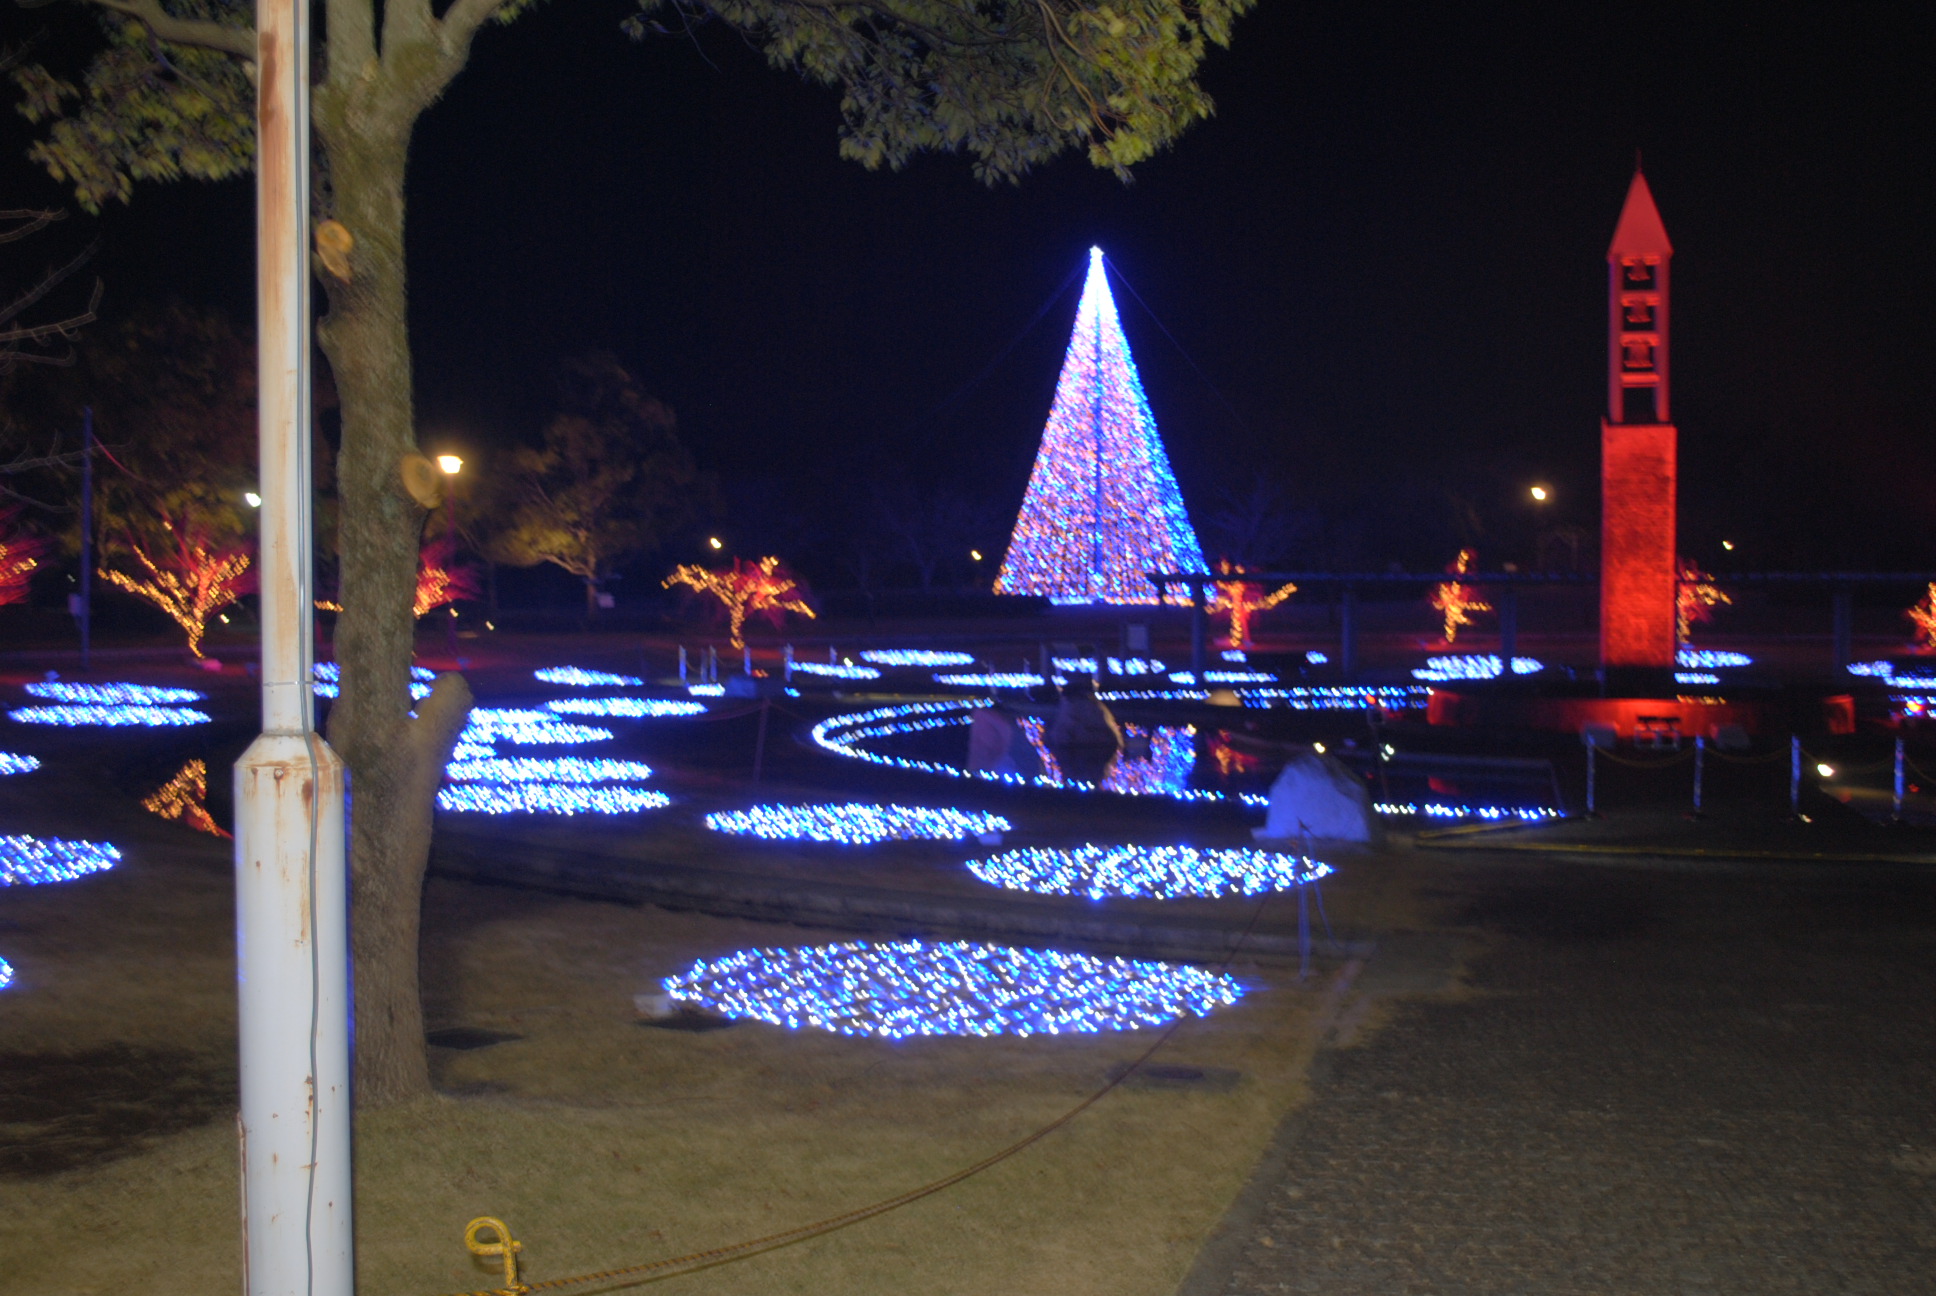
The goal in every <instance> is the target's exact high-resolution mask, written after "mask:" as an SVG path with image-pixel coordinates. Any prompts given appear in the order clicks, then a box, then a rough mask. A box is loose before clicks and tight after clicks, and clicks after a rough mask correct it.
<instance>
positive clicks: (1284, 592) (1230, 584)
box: [1206, 558, 1297, 648]
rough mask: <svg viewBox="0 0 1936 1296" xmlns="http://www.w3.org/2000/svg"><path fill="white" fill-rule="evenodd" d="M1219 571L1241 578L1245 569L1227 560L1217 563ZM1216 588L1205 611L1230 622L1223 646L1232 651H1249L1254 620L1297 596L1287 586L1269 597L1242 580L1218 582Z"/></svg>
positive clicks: (1273, 592)
mask: <svg viewBox="0 0 1936 1296" xmlns="http://www.w3.org/2000/svg"><path fill="white" fill-rule="evenodd" d="M1217 570H1218V571H1219V572H1222V573H1223V574H1225V575H1227V576H1241V575H1243V573H1244V568H1243V567H1241V566H1239V565H1238V564H1236V563H1233V562H1231V561H1230V560H1229V559H1228V558H1225V559H1220V560H1219V561H1218V563H1217ZM1213 588H1214V589H1215V590H1216V593H1215V595H1214V596H1213V597H1212V598H1211V600H1210V603H1209V605H1208V607H1207V609H1206V610H1207V611H1208V612H1209V613H1210V614H1211V615H1212V616H1222V617H1225V618H1227V620H1228V632H1227V633H1226V635H1225V636H1224V642H1225V643H1227V644H1228V645H1229V646H1230V647H1232V648H1248V647H1250V620H1251V618H1252V617H1254V616H1256V615H1257V614H1258V613H1259V612H1268V611H1270V610H1271V609H1272V608H1274V607H1276V606H1277V605H1278V604H1279V603H1282V602H1283V601H1284V600H1285V599H1287V598H1289V597H1290V596H1291V595H1293V594H1295V593H1297V586H1295V585H1288V584H1287V585H1280V586H1278V587H1277V588H1276V589H1274V590H1272V591H1271V592H1270V593H1268V594H1266V593H1265V592H1264V587H1263V586H1261V585H1258V584H1256V583H1255V582H1253V581H1240V580H1225V581H1218V582H1216V584H1215V585H1214V587H1213Z"/></svg>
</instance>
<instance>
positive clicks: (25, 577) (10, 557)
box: [0, 512, 47, 606]
mask: <svg viewBox="0 0 1936 1296" xmlns="http://www.w3.org/2000/svg"><path fill="white" fill-rule="evenodd" d="M13 520H14V515H13V514H12V513H11V512H9V513H0V606H4V605H6V604H8V603H25V602H26V601H27V586H28V583H29V582H30V581H31V580H32V579H33V575H34V569H35V568H36V567H38V566H40V555H41V554H42V553H44V552H46V549H47V542H46V541H45V540H41V539H39V538H37V537H35V536H30V535H28V534H26V533H25V532H23V531H16V530H14V529H13Z"/></svg>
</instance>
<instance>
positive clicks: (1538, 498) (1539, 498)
mask: <svg viewBox="0 0 1936 1296" xmlns="http://www.w3.org/2000/svg"><path fill="white" fill-rule="evenodd" d="M1550 494H1552V492H1551V491H1549V490H1547V489H1546V488H1545V487H1544V486H1535V487H1533V490H1532V496H1533V500H1534V502H1536V503H1539V504H1544V503H1545V502H1546V497H1547V496H1548V495H1550Z"/></svg>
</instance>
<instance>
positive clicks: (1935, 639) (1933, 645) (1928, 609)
mask: <svg viewBox="0 0 1936 1296" xmlns="http://www.w3.org/2000/svg"><path fill="white" fill-rule="evenodd" d="M1903 615H1904V616H1906V617H1908V618H1909V620H1910V622H1911V623H1912V624H1913V625H1914V626H1915V627H1916V648H1917V650H1918V651H1920V652H1936V581H1931V582H1930V585H1929V588H1928V589H1927V590H1925V591H1923V597H1922V601H1921V602H1918V603H1916V604H1914V605H1913V606H1911V607H1909V608H1906V609H1904V611H1903Z"/></svg>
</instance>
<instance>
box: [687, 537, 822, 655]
mask: <svg viewBox="0 0 1936 1296" xmlns="http://www.w3.org/2000/svg"><path fill="white" fill-rule="evenodd" d="M674 585H685V586H688V587H689V588H691V589H692V590H693V591H694V592H695V593H697V594H703V595H710V596H711V597H713V598H716V599H718V600H719V601H720V603H721V605H722V606H724V607H725V609H726V620H727V624H728V627H729V629H730V632H731V637H732V643H733V647H735V648H744V647H745V646H746V637H745V634H744V631H745V627H746V618H747V616H748V615H749V614H752V613H759V614H763V615H764V616H766V617H767V619H769V620H770V621H772V622H773V624H774V625H775V626H778V625H782V624H784V623H785V620H786V614H787V613H789V612H798V613H800V614H801V615H802V616H805V617H807V618H808V619H810V620H811V619H812V617H813V615H814V612H813V609H812V608H810V607H808V606H807V604H806V600H805V591H804V590H802V589H801V588H800V583H799V581H797V580H796V579H794V576H793V574H792V573H791V572H789V571H788V570H787V569H786V568H785V567H784V566H782V565H781V563H780V560H779V559H778V558H762V559H760V560H759V561H758V562H747V561H746V560H745V559H744V558H735V559H733V565H732V566H731V567H728V568H727V569H726V570H724V571H713V570H711V569H709V568H705V567H700V566H698V565H696V564H688V565H685V566H681V567H678V568H675V569H674V571H673V573H672V575H670V576H668V577H666V578H665V587H666V588H667V589H671V588H672V587H673V586H674Z"/></svg>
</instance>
